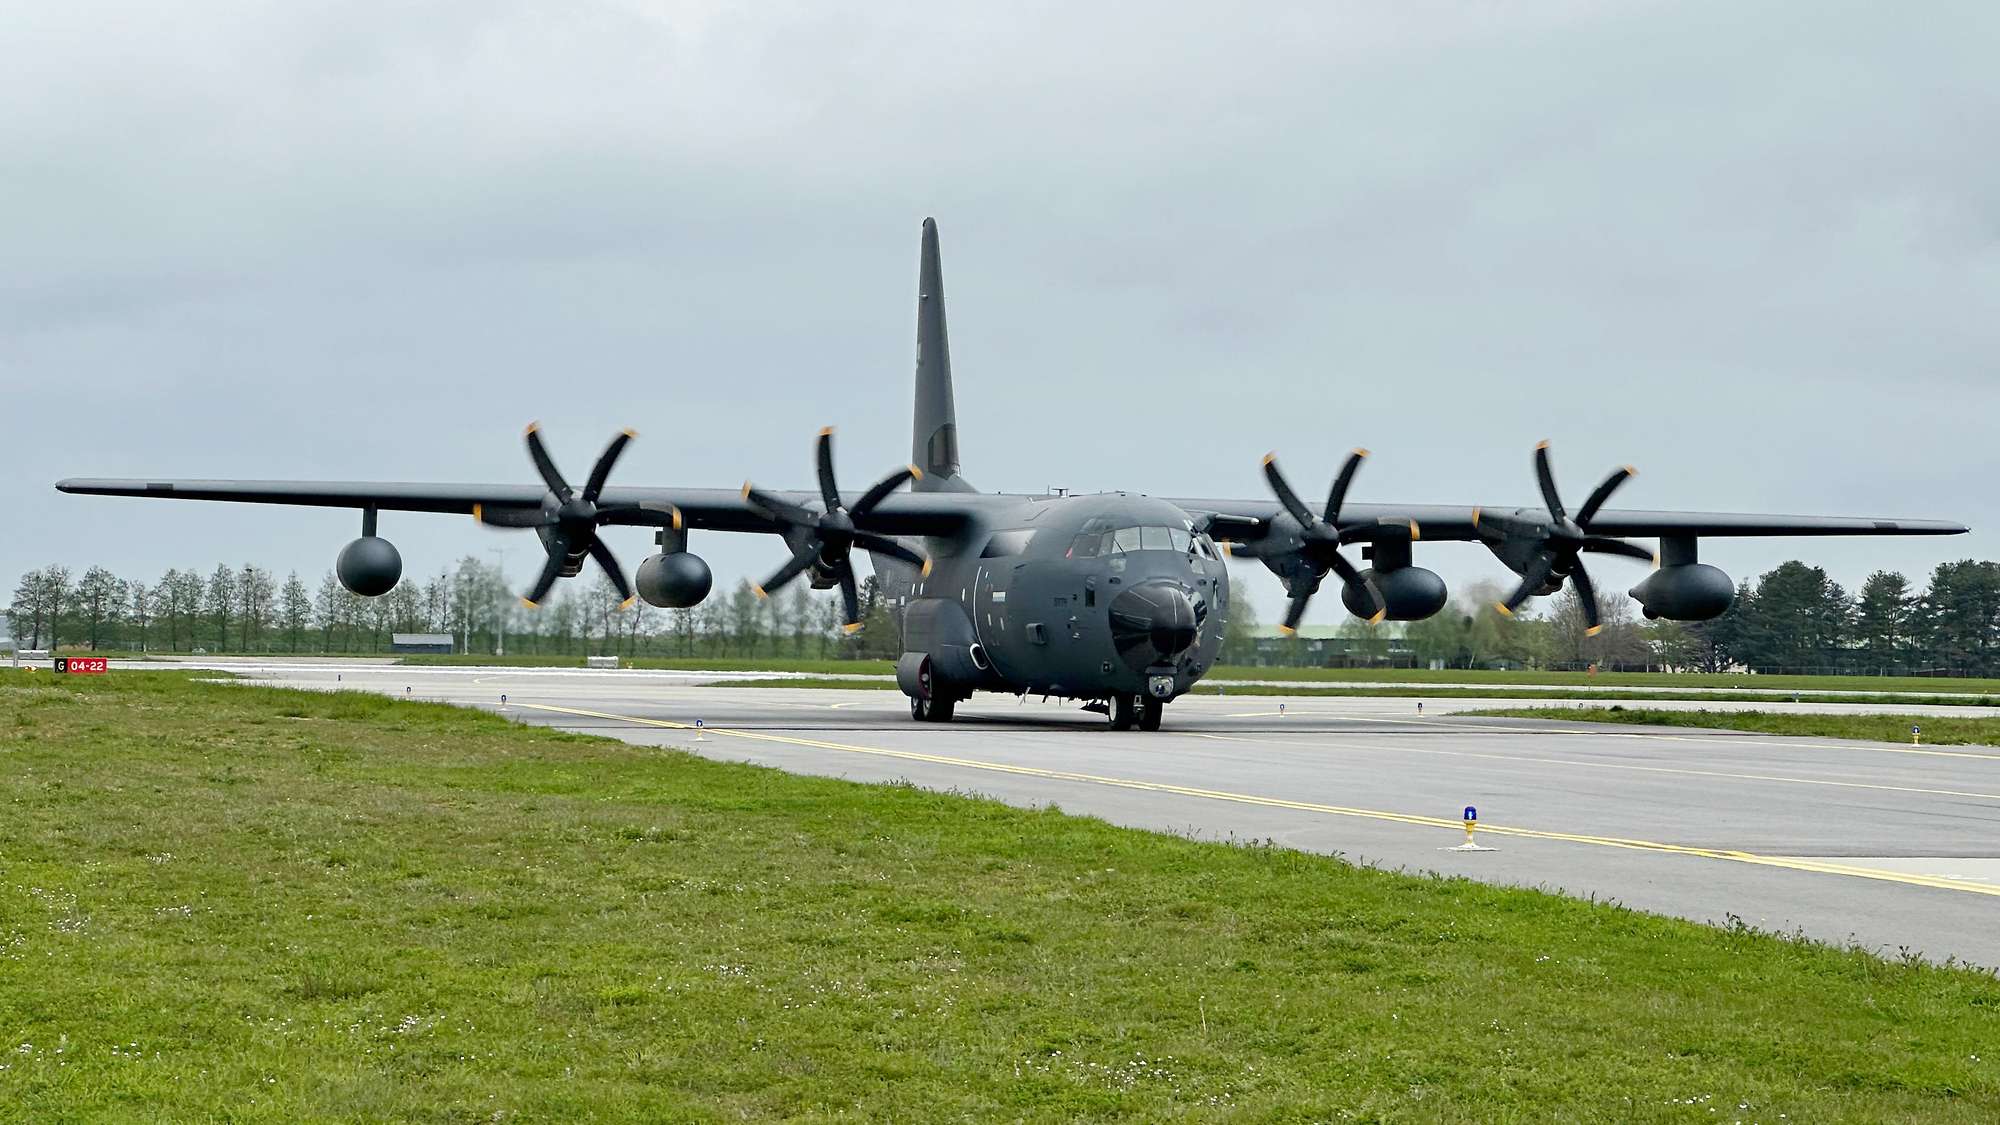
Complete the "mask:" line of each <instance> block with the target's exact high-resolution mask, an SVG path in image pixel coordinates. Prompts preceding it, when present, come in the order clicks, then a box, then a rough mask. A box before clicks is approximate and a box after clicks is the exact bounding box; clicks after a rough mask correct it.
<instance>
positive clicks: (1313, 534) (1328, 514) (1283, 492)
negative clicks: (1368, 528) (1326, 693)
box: [1264, 449, 1388, 636]
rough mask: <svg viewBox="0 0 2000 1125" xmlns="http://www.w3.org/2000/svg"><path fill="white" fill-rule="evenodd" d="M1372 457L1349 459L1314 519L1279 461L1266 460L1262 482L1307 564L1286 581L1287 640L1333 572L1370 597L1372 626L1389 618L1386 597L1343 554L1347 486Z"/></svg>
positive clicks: (1271, 457) (1274, 457)
mask: <svg viewBox="0 0 2000 1125" xmlns="http://www.w3.org/2000/svg"><path fill="white" fill-rule="evenodd" d="M1366 456H1368V451H1367V450H1365V449H1357V450H1355V451H1354V452H1352V453H1349V454H1348V455H1347V463H1346V464H1343V465H1342V466H1341V467H1340V474H1339V475H1338V476H1336V477H1334V478H1333V488H1332V489H1331V490H1329V491H1328V492H1327V494H1326V510H1325V512H1324V513H1323V514H1321V515H1315V514H1314V513H1313V511H1312V509H1310V508H1308V507H1306V505H1305V501H1303V500H1300V499H1299V494H1298V493H1297V492H1294V491H1293V490H1292V486H1291V485H1290V484H1289V483H1287V482H1286V480H1285V475H1284V474H1283V473H1281V472H1279V471H1278V455H1277V454H1276V453H1266V454H1265V455H1264V479H1265V480H1266V481H1268V482H1270V485H1271V491H1272V492H1273V493H1275V494H1276V495H1277V497H1278V503H1279V504H1280V505H1282V506H1283V507H1284V509H1285V511H1286V512H1288V513H1290V514H1291V517H1292V519H1293V520H1295V521H1297V522H1298V525H1299V546H1298V552H1297V553H1298V556H1299V558H1301V559H1302V560H1304V562H1305V564H1306V567H1307V569H1306V571H1305V572H1304V573H1303V574H1300V575H1298V576H1297V577H1295V578H1292V579H1290V580H1289V581H1288V583H1287V585H1288V586H1289V587H1290V590H1291V595H1292V599H1291V605H1290V606H1289V607H1288V608H1287V609H1286V610H1285V623H1284V624H1283V625H1281V626H1279V628H1281V629H1282V630H1283V631H1284V632H1285V634H1286V635H1287V636H1289V635H1291V634H1292V633H1296V632H1298V628H1299V621H1300V620H1301V619H1302V618H1304V617H1305V615H1306V603H1308V602H1310V601H1312V596H1313V594H1314V593H1316V592H1317V591H1318V590H1319V580H1320V578H1321V576H1323V575H1324V574H1325V573H1326V572H1327V571H1328V570H1329V569H1330V570H1332V571H1333V572H1334V573H1335V574H1338V575H1339V576H1340V580H1341V581H1342V582H1345V583H1348V584H1349V585H1352V586H1358V587H1360V588H1361V589H1363V590H1366V591H1367V592H1368V601H1369V604H1370V605H1373V606H1374V607H1375V613H1374V615H1373V616H1371V617H1370V618H1369V619H1368V621H1369V623H1370V624H1373V623H1375V622H1377V621H1380V620H1382V618H1383V617H1384V616H1385V615H1386V614H1387V613H1388V606H1387V604H1386V603H1384V602H1383V601H1382V592H1381V591H1380V590H1377V589H1376V588H1375V584H1374V583H1373V582H1371V581H1368V580H1367V579H1364V578H1362V577H1361V572H1360V571H1358V570H1356V569H1354V564H1353V563H1350V562H1348V561H1347V558H1346V556H1344V555H1342V554H1341V553H1340V505H1341V503H1342V502H1343V501H1345V500H1346V499H1347V486H1348V485H1350V484H1352V483H1354V473H1355V470H1357V469H1359V468H1360V467H1361V459H1362V458H1364V457H1366Z"/></svg>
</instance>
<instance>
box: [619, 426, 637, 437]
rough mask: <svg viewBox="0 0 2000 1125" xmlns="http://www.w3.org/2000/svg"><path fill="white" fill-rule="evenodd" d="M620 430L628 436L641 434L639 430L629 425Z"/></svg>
mask: <svg viewBox="0 0 2000 1125" xmlns="http://www.w3.org/2000/svg"><path fill="white" fill-rule="evenodd" d="M618 432H619V433H621V434H624V435H625V436H626V437H628V438H634V437H638V436H639V431H637V430H635V429H633V428H632V427H630V426H627V427H625V428H624V429H622V430H619V431H618Z"/></svg>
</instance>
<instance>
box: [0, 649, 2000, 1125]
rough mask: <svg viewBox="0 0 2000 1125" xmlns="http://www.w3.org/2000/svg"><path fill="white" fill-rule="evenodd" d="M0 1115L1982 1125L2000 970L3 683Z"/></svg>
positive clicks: (559, 752)
mask: <svg viewBox="0 0 2000 1125" xmlns="http://www.w3.org/2000/svg"><path fill="white" fill-rule="evenodd" d="M0 802H4V807H5V808H6V810H7V815H6V816H5V818H4V819H0V1118H4V1119H9V1120H32V1121H44V1120H58V1119H103V1118H136V1119H142V1120H190V1119H222V1118H227V1119H231V1120H264V1121H296V1120H307V1119H313V1120H325V1119H333V1120H356V1121H360V1120H382V1119H413V1120H424V1121H470V1120H475V1119H476V1120H550V1121H575V1120H626V1119H632V1118H642V1117H643V1118H648V1119H672V1120H724V1119H741V1118H753V1119H763V1118H775V1117H793V1116H796V1117H805V1118H813V1119H821V1120H833V1119H845V1120H857V1121H858V1120H884V1119H887V1120H910V1121H916V1120H942V1119H964V1118H980V1119H986V1118H1007V1119H1016V1118H1026V1119H1034V1120H1051V1121H1054V1120H1073V1119H1124V1120H1133V1121H1154V1120H1161V1119H1167V1118H1179V1119H1194V1120H1210V1119H1233V1120H1255V1121H1308V1120H1338V1119H1349V1120H1447V1121H1463V1120H1469V1119H1480V1120H1520V1121H1548V1120H1576V1121H1607V1120H1619V1121H1626V1120H1684V1121H1712V1120H1737V1119H1742V1120H1759V1121H1780V1120H1789V1121H1857V1122H1859V1121H1870V1122H1872V1121H1884V1120H1912V1121H1914V1120H1924V1121H1965V1122H1978V1121H1990V1120H1993V1119H1995V1117H1996V1116H2000V1056H1996V1051H1995V1044H1996V1043H2000V980H1996V979H1995V978H1994V977H1993V976H1991V975H1989V974H1987V973H1984V972H1979V971H1971V970H1965V969H1958V968H1940V967H1934V966H1928V965H1925V964H1921V963H1917V962H1912V961H1885V960H1882V959H1879V958H1876V957H1873V956H1869V955H1866V954H1862V953H1858V952H1853V951H1842V950H1835V949H1831V948H1827V947H1824V946H1816V945H1811V944H1806V943H1799V942H1791V941H1785V940H1781V939H1777V938H1773V937H1769V936H1764V935H1759V934H1755V933H1751V932H1748V931H1745V930H1742V929H1741V928H1738V929H1735V930H1722V929H1711V928H1706V927H1700V926H1695V925H1692V924H1687V923H1682V922H1677V921H1672V920H1668V919H1663V918H1658V917H1652V916H1647V915H1641V914H1636V913H1633V912H1630V911H1626V910H1623V909H1620V908H1617V907H1615V906H1608V905H1603V904H1590V903H1585V902H1579V901H1574V900H1569V899H1564V898H1559V897H1555V896H1550V895H1544V894H1540V893H1536V892H1531V891H1517V890H1502V889H1496V888H1491V887H1486V886H1483V885H1479V884H1475V883H1470V882H1465V881H1460V880H1438V879H1428V878H1416V877H1409V876H1403V875H1397V874H1391V873H1387V872H1383V871H1378V870H1372V869H1368V868H1363V867H1355V866H1350V865H1348V864H1345V863H1342V862H1340V861H1338V860H1335V859H1330V858H1324V857H1315V856H1309V855H1304V854H1300V853H1295V852H1290V851H1285V850H1282V849H1277V848H1271V847H1261V846H1248V845H1246V846H1230V845H1224V844H1211V843H1195V842H1191V841H1186V840H1181V839H1177V838H1173V837H1168V836H1161V835H1155V834H1150V833H1145V832H1140V831H1134V830H1128V829H1119V828H1113V827H1111V826H1108V825H1106V824H1103V823H1101V822H1098V821H1095V820H1090V819H1085V818H1077V817H1071V816H1066V815H1063V814H1061V813H1059V812H1056V811H1053V810H1044V811H1024V810H1018V809H1013V808H1009V807H1006V806H1002V805H999V804H995V803H992V802H987V801H979V800H971V799H965V798H961V797H956V796H951V795H941V794H936V793H930V792H925V791H921V790H917V789H914V788H909V787H899V786H885V787H868V786H860V785H855V784H849V783H844V782H838V781H831V780H825V779H815V778H806V777H797V776H792V775H788V774H783V773H778V772H775V771H770V770H764V769H758V768H753V767H749V766H741V765H732V764H723V763H717V762H710V761H707V760H703V759H699V758H694V757H690V756H687V755H684V754H681V753H678V752H672V751H659V750H651V749H644V748H638V747H633V746H628V745H625V744H622V743H617V742H612V741H608V740H600V739H592V738H586V737H582V736H576V735H566V734H560V733H555V732H550V731H547V730H541V729H534V728H526V727H518V726H513V725H510V724H508V723H507V722H505V721H504V720H502V719H499V718H496V717H493V716H490V715H484V714H476V713H472V712H466V711H458V710H453V709H450V708H447V707H443V706H439V705H432V704H422V703H404V702H399V701H395V700H391V699H386V698H381V697H376V696H372V695H360V694H341V695H313V694H305V693H296V692H288V691H281V690H276V689H270V688H253V687H237V686H230V685H217V684H197V683H193V682H191V681H190V680H189V679H188V678H185V677H183V676H182V675H180V674H176V673H164V672H163V673H132V674H124V675H114V676H112V677H107V678H103V679H97V678H92V679H90V680H84V681H80V682H67V681H59V680H56V679H55V678H54V677H52V676H51V675H49V674H47V673H41V674H38V675H28V674H24V673H5V674H0Z"/></svg>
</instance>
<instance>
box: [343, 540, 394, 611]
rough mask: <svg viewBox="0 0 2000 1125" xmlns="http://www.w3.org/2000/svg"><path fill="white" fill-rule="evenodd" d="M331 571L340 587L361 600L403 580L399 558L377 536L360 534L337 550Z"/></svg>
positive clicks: (391, 588)
mask: <svg viewBox="0 0 2000 1125" xmlns="http://www.w3.org/2000/svg"><path fill="white" fill-rule="evenodd" d="M333 572H334V573H335V574H337V575H339V576H340V584H341V585H342V586H345V587H347V588H348V590H349V591H350V592H352V593H356V594H359V595H361V596H362V597H364V598H379V597H381V596H382V595H383V594H386V593H388V592H389V591H391V590H393V589H395V588H396V582H397V580H399V579H401V578H402V577H403V556H402V554H401V553H400V552H399V551H397V550H396V545H395V544H394V543H391V542H389V541H388V540H387V539H384V538H382V537H381V536H379V535H364V536H362V537H361V538H359V539H356V540H354V541H353V542H352V543H349V544H348V545H347V546H345V547H342V548H341V549H340V558H339V559H337V560H335V561H334V564H333Z"/></svg>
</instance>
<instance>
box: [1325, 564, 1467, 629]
mask: <svg viewBox="0 0 2000 1125" xmlns="http://www.w3.org/2000/svg"><path fill="white" fill-rule="evenodd" d="M1361 576H1362V577H1363V578H1367V579H1372V580H1373V581H1374V583H1375V589H1376V590H1378V591H1380V593H1381V594H1382V601H1383V604H1384V605H1385V606H1386V607H1387V609H1388V618H1389V620H1391V621H1422V620H1423V619H1424V618H1426V617H1429V616H1430V615H1431V614H1433V613H1436V612H1437V611H1438V610H1441V609H1443V608H1444V599H1445V588H1444V579H1442V578H1439V577H1438V576H1437V575H1436V574H1435V573H1434V572H1432V571H1428V570H1425V569H1424V568H1423V567H1420V566H1399V567H1397V568H1396V569H1394V570H1377V569H1375V568H1374V567H1369V568H1368V569H1367V570H1364V571H1362V572H1361ZM1340 601H1341V604H1342V605H1345V606H1346V607H1347V612H1349V613H1351V614H1353V615H1354V616H1356V617H1359V618H1361V619H1363V620H1366V619H1367V618H1368V617H1370V616H1371V615H1373V614H1374V612H1375V609H1374V607H1373V606H1372V605H1370V604H1369V601H1368V595H1367V594H1366V593H1365V592H1364V591H1363V590H1362V589H1361V588H1360V587H1358V586H1350V585H1347V584H1345V583H1342V584H1341V587H1340Z"/></svg>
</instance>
